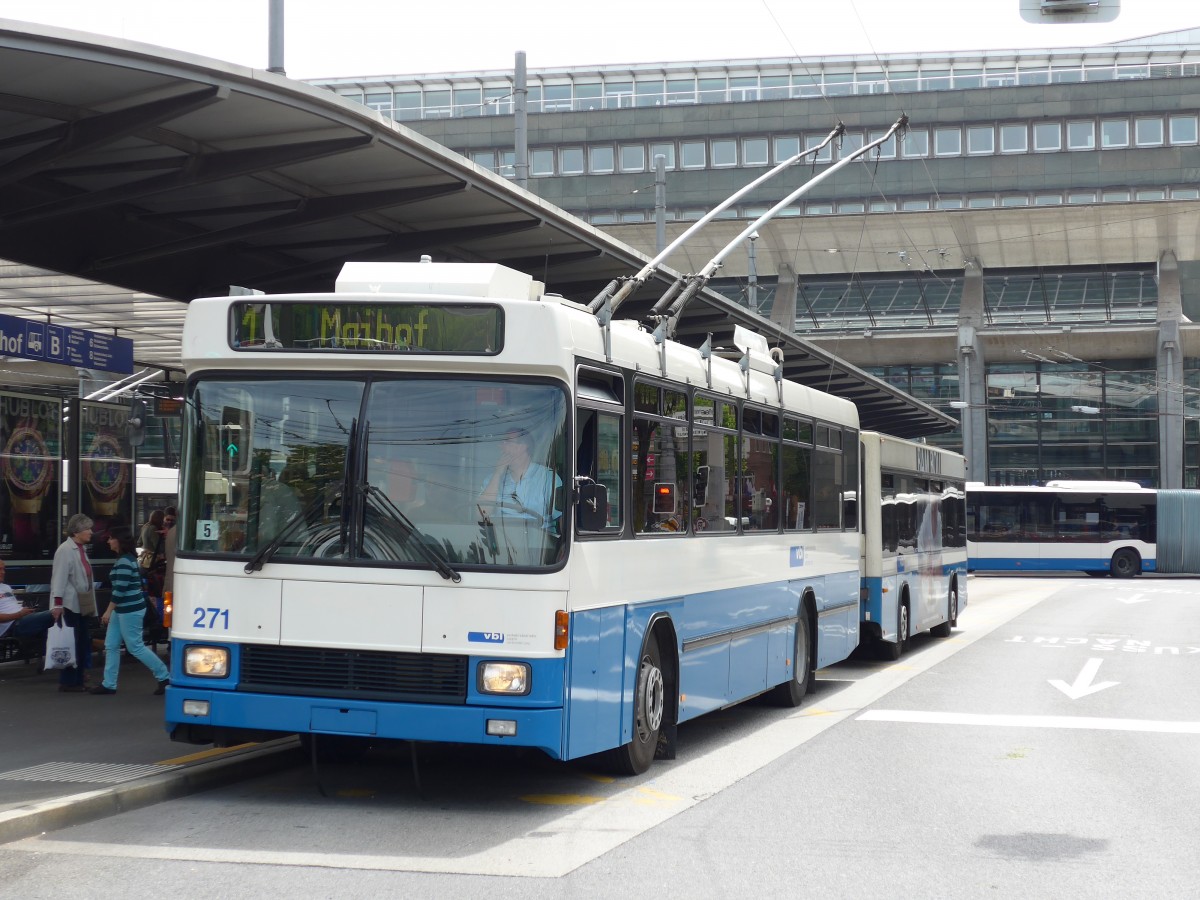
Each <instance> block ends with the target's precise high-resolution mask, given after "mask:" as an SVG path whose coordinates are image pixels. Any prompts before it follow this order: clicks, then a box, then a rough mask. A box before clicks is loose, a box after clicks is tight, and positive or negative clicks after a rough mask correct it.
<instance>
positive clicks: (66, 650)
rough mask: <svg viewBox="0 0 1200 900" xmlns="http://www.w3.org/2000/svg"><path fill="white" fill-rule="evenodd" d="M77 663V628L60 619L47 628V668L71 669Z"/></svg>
mask: <svg viewBox="0 0 1200 900" xmlns="http://www.w3.org/2000/svg"><path fill="white" fill-rule="evenodd" d="M74 665H75V629H74V628H72V627H71V626H70V625H67V624H64V623H63V620H62V619H59V620H58V621H57V622H55V623H54V624H53V625H51V626H50V627H49V628H47V629H46V668H47V669H69V668H73V667H74Z"/></svg>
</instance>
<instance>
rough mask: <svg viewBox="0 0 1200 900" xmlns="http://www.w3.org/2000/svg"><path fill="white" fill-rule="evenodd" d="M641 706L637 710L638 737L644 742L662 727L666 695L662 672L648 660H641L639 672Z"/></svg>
mask: <svg viewBox="0 0 1200 900" xmlns="http://www.w3.org/2000/svg"><path fill="white" fill-rule="evenodd" d="M641 689H642V690H641V693H642V705H641V709H639V710H638V713H639V715H638V737H639V738H641V740H643V741H645V740H647V739H649V737H650V735H652V734H654V732H656V731H658V729H659V726H660V725H662V719H663V709H664V707H665V706H666V693H665V688H664V686H663V677H662V671H661V670H660V669H659V668H658V666H655V665H653V664H652V663H651V662H650V661H649V660H643V662H642V671H641Z"/></svg>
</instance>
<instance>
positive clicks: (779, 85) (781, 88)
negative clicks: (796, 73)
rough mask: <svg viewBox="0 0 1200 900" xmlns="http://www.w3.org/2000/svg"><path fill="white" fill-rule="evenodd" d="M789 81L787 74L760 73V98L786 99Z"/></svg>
mask: <svg viewBox="0 0 1200 900" xmlns="http://www.w3.org/2000/svg"><path fill="white" fill-rule="evenodd" d="M851 78H853V76H851ZM790 81H791V78H789V77H788V76H787V75H760V76H759V82H760V84H761V86H762V98H763V99H764V100H786V99H787V98H788V88H789V86H790V85H789V82H790Z"/></svg>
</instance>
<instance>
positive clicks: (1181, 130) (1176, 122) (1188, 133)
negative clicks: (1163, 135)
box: [1169, 116, 1196, 144]
mask: <svg viewBox="0 0 1200 900" xmlns="http://www.w3.org/2000/svg"><path fill="white" fill-rule="evenodd" d="M1169 121H1170V123H1171V143H1172V144H1194V143H1196V117H1195V116H1171V117H1170V119H1169Z"/></svg>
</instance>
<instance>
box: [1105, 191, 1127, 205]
mask: <svg viewBox="0 0 1200 900" xmlns="http://www.w3.org/2000/svg"><path fill="white" fill-rule="evenodd" d="M1100 202H1101V203H1128V202H1129V191H1101V192H1100Z"/></svg>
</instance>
